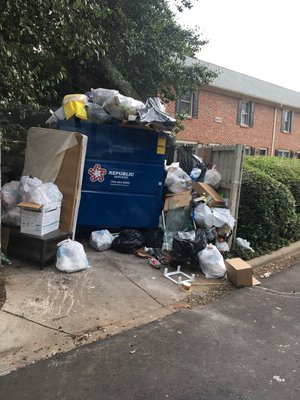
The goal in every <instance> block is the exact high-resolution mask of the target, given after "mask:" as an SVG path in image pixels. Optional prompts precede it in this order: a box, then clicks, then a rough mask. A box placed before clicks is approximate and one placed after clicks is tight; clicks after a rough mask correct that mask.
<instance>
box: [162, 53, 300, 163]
mask: <svg viewBox="0 0 300 400" xmlns="http://www.w3.org/2000/svg"><path fill="white" fill-rule="evenodd" d="M187 62H188V63H190V64H191V63H196V62H199V60H196V59H192V58H189V59H188V60H187ZM201 63H203V64H206V65H207V66H209V67H210V69H213V70H216V71H218V72H219V76H218V77H217V78H216V79H215V80H214V81H213V82H211V83H210V84H209V85H208V86H205V87H201V88H199V90H197V91H196V92H194V93H188V94H187V95H185V96H183V97H182V98H181V99H179V100H178V101H177V102H176V104H175V103H171V104H169V106H168V111H169V112H170V113H173V114H174V113H176V112H186V113H187V114H188V115H189V117H188V118H187V119H186V120H185V122H184V126H185V129H184V130H183V131H181V132H180V133H179V134H178V137H177V139H178V141H179V142H183V143H190V144H196V143H198V144H238V143H240V144H244V145H245V152H246V154H261V155H276V156H279V157H297V158H300V93H298V92H295V91H293V90H289V89H286V88H283V87H280V86H277V85H274V84H272V83H269V82H265V81H262V80H260V79H256V78H253V77H251V76H248V75H244V74H241V73H239V72H235V71H232V70H229V69H226V68H222V67H219V66H216V65H214V64H209V63H206V62H203V61H201Z"/></svg>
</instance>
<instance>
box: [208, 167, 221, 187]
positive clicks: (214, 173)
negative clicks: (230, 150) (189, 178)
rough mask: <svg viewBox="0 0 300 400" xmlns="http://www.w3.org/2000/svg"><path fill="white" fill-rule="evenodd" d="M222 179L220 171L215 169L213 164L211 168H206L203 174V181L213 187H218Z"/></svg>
mask: <svg viewBox="0 0 300 400" xmlns="http://www.w3.org/2000/svg"><path fill="white" fill-rule="evenodd" d="M221 180H222V176H221V174H220V172H219V171H218V170H217V167H216V166H215V165H213V166H212V168H211V169H208V170H207V171H206V172H205V175H204V180H203V181H204V183H207V184H208V185H209V186H211V187H213V188H214V189H218V188H219V186H220V183H221Z"/></svg>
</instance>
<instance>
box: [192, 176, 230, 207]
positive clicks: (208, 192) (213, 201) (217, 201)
mask: <svg viewBox="0 0 300 400" xmlns="http://www.w3.org/2000/svg"><path fill="white" fill-rule="evenodd" d="M194 190H195V192H197V193H198V194H199V195H200V196H203V194H204V195H205V197H207V199H208V200H207V204H208V205H209V206H210V207H223V206H224V205H225V201H224V199H223V198H222V197H221V196H220V195H219V194H218V193H217V192H216V191H215V189H214V188H212V187H211V186H210V185H208V184H207V183H203V182H196V183H195V185H194Z"/></svg>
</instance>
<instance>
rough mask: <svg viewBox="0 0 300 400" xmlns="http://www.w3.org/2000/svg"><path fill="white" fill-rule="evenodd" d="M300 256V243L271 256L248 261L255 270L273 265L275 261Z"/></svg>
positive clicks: (274, 252) (283, 248) (267, 255)
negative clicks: (266, 265) (269, 264)
mask: <svg viewBox="0 0 300 400" xmlns="http://www.w3.org/2000/svg"><path fill="white" fill-rule="evenodd" d="M297 254H299V256H300V241H299V242H295V243H292V244H291V245H289V246H287V247H282V248H281V249H279V250H276V251H273V253H270V254H264V255H263V256H260V257H257V258H253V259H252V260H249V261H247V262H248V263H249V264H250V265H251V267H252V268H253V269H255V268H258V267H261V266H262V265H265V264H268V263H271V262H273V261H278V260H280V259H282V258H285V257H292V256H295V255H297Z"/></svg>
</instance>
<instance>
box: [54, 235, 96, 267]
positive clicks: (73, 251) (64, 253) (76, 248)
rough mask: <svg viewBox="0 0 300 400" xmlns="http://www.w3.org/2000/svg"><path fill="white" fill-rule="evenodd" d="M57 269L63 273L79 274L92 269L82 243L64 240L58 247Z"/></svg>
mask: <svg viewBox="0 0 300 400" xmlns="http://www.w3.org/2000/svg"><path fill="white" fill-rule="evenodd" d="M57 247H58V249H57V253H56V268H57V269H58V270H59V271H62V272H77V271H81V270H83V269H87V268H90V265H89V262H88V259H87V256H86V254H85V251H84V248H83V246H82V244H81V243H79V242H76V241H73V240H71V239H66V240H63V241H62V242H59V243H58V245H57Z"/></svg>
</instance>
